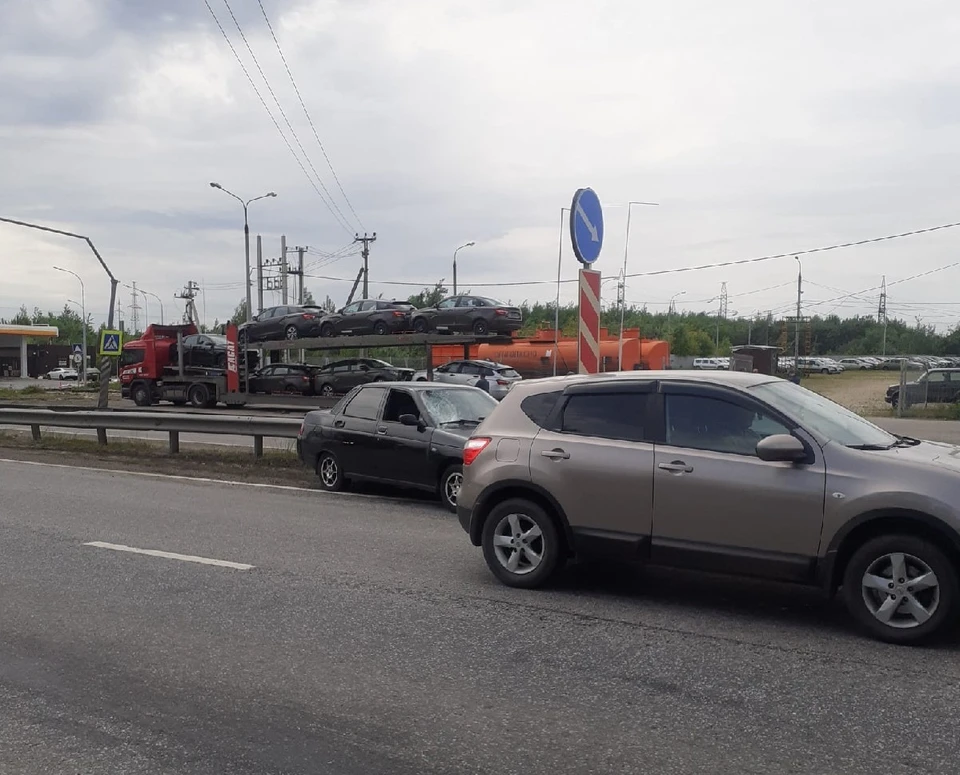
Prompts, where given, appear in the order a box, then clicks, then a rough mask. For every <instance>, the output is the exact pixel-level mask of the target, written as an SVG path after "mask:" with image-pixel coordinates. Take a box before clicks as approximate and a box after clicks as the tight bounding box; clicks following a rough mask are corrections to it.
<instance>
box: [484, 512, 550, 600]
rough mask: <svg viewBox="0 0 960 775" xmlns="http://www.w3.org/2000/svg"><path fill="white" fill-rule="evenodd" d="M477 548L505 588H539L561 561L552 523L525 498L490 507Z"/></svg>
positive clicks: (544, 513)
mask: <svg viewBox="0 0 960 775" xmlns="http://www.w3.org/2000/svg"><path fill="white" fill-rule="evenodd" d="M481 544H482V546H483V558H484V559H485V560H486V562H487V567H489V568H490V570H491V571H492V572H493V575H494V576H496V577H497V578H498V579H499V580H500V581H502V582H503V583H504V584H506V585H507V586H509V587H523V588H525V589H532V588H534V587H539V586H541V585H542V584H544V583H545V582H546V581H547V580H548V579H549V578H550V576H552V575H553V573H554V571H555V570H556V569H557V567H558V566H559V565H560V560H561V559H562V554H561V553H562V551H563V547H562V546H561V545H560V535H559V533H558V532H557V528H556V525H555V524H554V522H553V520H552V519H550V517H549V516H548V515H547V513H546V512H545V511H544V510H543V509H542V508H541V507H540V506H538V505H537V504H536V503H534V502H533V501H528V500H526V499H525V498H511V499H509V500H505V501H503V503H498V504H497V505H496V506H494V507H493V509H492V510H491V511H490V513H489V514H488V515H487V520H486V522H485V523H484V525H483V535H482V537H481Z"/></svg>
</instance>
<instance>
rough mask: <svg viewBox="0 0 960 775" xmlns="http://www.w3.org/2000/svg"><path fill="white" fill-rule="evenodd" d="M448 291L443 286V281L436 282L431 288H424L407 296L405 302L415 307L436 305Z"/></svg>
mask: <svg viewBox="0 0 960 775" xmlns="http://www.w3.org/2000/svg"><path fill="white" fill-rule="evenodd" d="M447 294H448V291H447V289H446V287H444V285H443V282H442V281H441V282H438V283H437V284H436V285H434V286H433V288H424V289H423V290H422V291H420V293H416V294H414V295H413V296H408V297H407V302H408V303H410V304H412V305H413V306H414V307H416V308H417V309H423V308H424V307H436V306H437V305H438V304H439V303H440V302H441V301H443V299H444V298H446V296H447Z"/></svg>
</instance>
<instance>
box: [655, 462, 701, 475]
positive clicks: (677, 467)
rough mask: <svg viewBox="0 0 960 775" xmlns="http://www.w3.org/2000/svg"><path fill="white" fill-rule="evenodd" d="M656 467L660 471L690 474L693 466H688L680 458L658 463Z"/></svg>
mask: <svg viewBox="0 0 960 775" xmlns="http://www.w3.org/2000/svg"><path fill="white" fill-rule="evenodd" d="M657 468H659V469H660V470H661V471H669V472H670V473H672V474H692V473H693V466H688V465H687V464H686V463H684V462H683V461H682V460H674V461H673V462H672V463H660V464H659V465H658V466H657Z"/></svg>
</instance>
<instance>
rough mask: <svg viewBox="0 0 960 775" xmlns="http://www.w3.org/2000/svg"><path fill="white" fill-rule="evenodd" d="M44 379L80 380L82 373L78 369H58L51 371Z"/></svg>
mask: <svg viewBox="0 0 960 775" xmlns="http://www.w3.org/2000/svg"><path fill="white" fill-rule="evenodd" d="M43 378H44V379H58V380H61V381H64V382H66V381H68V380H75V379H80V373H79V372H78V371H77V370H76V369H67V368H63V367H61V368H58V369H50V371H48V372H47V373H46V374H44V375H43Z"/></svg>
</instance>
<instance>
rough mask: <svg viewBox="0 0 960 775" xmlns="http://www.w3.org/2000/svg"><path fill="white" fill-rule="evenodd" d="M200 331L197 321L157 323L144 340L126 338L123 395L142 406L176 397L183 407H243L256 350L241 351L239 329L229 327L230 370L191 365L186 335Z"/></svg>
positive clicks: (227, 366) (175, 401)
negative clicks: (186, 351)
mask: <svg viewBox="0 0 960 775" xmlns="http://www.w3.org/2000/svg"><path fill="white" fill-rule="evenodd" d="M196 333H198V331H197V327H196V326H195V325H193V324H192V323H187V324H184V325H175V326H164V325H155V324H151V325H149V326H147V330H146V331H145V332H144V333H143V335H142V336H141V337H140V338H139V339H134V340H132V341H129V342H125V343H124V345H123V351H122V352H121V354H120V364H119V376H120V388H121V395H122V396H123V397H124V398H129V399H131V400H133V402H134V403H135V404H136V405H137V406H151V405H153V404H156V403H159V402H160V401H170V402H171V403H173V404H175V405H177V406H184V405H186V404H190V405H191V406H195V407H208V408H212V407H215V406H216V405H217V404H226V405H227V406H243V405H244V404H245V403H246V400H247V394H246V392H245V390H244V388H245V383H246V375H247V372H248V370H249V371H251V372H252V371H253V370H254V369H255V368H256V366H257V360H258V357H259V356H258V354H257V353H256V351H241V350H240V349H239V347H238V346H237V328H236V326H234V325H232V324H230V325H228V326H227V328H226V332H225V333H226V338H227V352H226V359H225V360H226V364H225V367H224V368H216V367H200V366H185V365H184V361H185V360H187V359H186V358H184V357H182V355H179V354H182V353H184V347H183V338H184V337H186V336H190V335H192V334H196Z"/></svg>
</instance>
